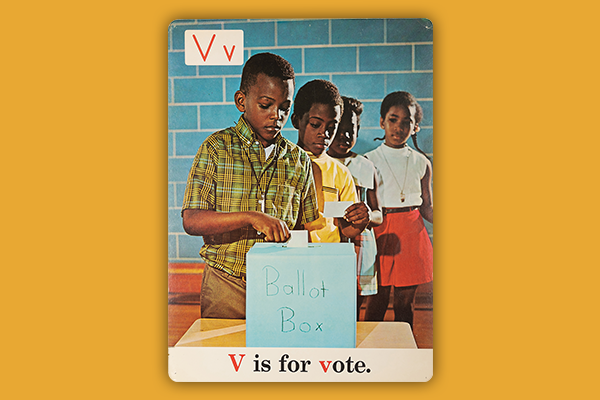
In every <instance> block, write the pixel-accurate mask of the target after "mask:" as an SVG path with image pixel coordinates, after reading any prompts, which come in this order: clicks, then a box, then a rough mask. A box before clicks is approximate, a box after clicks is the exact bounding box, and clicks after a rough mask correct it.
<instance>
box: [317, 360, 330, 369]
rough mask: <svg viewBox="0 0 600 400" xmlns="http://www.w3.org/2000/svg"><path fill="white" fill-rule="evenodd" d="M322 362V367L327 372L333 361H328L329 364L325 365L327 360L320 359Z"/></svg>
mask: <svg viewBox="0 0 600 400" xmlns="http://www.w3.org/2000/svg"><path fill="white" fill-rule="evenodd" d="M319 362H320V363H321V368H323V372H327V370H328V369H329V366H330V365H331V361H327V366H325V361H319Z"/></svg>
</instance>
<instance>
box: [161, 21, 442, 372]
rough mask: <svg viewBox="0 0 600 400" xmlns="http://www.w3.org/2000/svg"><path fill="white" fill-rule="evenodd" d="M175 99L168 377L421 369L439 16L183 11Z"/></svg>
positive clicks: (429, 313)
mask: <svg viewBox="0 0 600 400" xmlns="http://www.w3.org/2000/svg"><path fill="white" fill-rule="evenodd" d="M167 101H168V350H169V375H170V376H171V378H172V379H173V380H175V381H421V382H424V381H428V380H429V379H431V374H432V371H433V366H432V363H433V356H432V352H433V248H432V243H433V191H432V186H433V185H432V182H433V167H432V166H433V25H432V23H431V22H430V21H429V20H427V19H290V20H283V19H261V20H200V19H198V20H176V21H173V22H172V23H171V24H170V26H169V29H168V99H167ZM390 365H394V366H395V367H396V368H392V369H391V370H390V368H389V366H390Z"/></svg>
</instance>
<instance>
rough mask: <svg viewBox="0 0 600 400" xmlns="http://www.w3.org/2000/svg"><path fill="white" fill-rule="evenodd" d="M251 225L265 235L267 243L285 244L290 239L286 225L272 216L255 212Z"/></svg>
mask: <svg viewBox="0 0 600 400" xmlns="http://www.w3.org/2000/svg"><path fill="white" fill-rule="evenodd" d="M251 224H252V227H253V228H254V229H256V230H257V231H258V232H261V233H263V234H264V235H265V240H266V241H267V242H285V241H286V240H288V239H289V238H290V230H289V228H288V226H287V225H286V223H285V222H283V221H282V220H280V219H278V218H275V217H271V216H270V215H267V214H263V213H261V212H255V213H253V215H252V219H251Z"/></svg>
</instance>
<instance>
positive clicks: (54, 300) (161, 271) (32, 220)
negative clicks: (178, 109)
mask: <svg viewBox="0 0 600 400" xmlns="http://www.w3.org/2000/svg"><path fill="white" fill-rule="evenodd" d="M341 3H343V4H341ZM554 4H556V5H554ZM585 4H587V2H582V1H571V2H568V3H560V4H558V3H550V2H523V1H513V0H508V1H505V2H500V3H490V2H480V1H460V0H459V1H453V2H450V1H416V2H412V3H409V2H404V3H403V2H391V1H387V2H383V3H381V4H379V3H376V2H358V1H352V2H323V1H306V2H302V3H299V4H296V3H285V2H272V3H254V2H240V1H236V2H230V3H227V4H224V3H222V2H218V3H211V2H208V4H207V2H203V1H170V2H158V1H150V2H148V1H146V2H141V1H133V2H123V1H112V0H108V1H105V2H95V3H94V2H93V3H82V2H75V1H65V0H63V1H60V0H59V1H55V2H33V3H30V2H29V3H28V2H26V3H19V5H11V6H10V7H6V6H5V7H4V10H3V16H2V24H0V29H1V39H0V40H1V41H2V47H1V51H2V64H1V67H0V68H1V71H2V73H1V75H0V76H1V79H2V96H1V98H2V100H1V101H2V107H1V110H2V157H1V160H0V162H1V163H2V164H1V167H2V184H3V190H2V207H1V210H2V211H1V212H2V228H3V229H2V231H3V237H2V253H3V254H2V255H3V257H2V265H3V279H2V283H3V285H2V286H3V290H2V291H1V296H2V317H3V323H2V348H3V354H2V356H3V357H2V358H1V360H2V367H3V373H2V376H3V379H2V382H3V383H2V391H3V392H7V393H8V394H9V395H11V396H12V397H10V398H15V397H17V396H18V397H20V398H41V397H49V396H52V397H55V396H57V398H58V396H60V398H68V399H70V398H111V399H120V398H170V399H175V398H177V399H179V398H190V399H192V398H193V399H197V398H211V396H220V395H223V394H226V395H227V396H228V397H229V396H232V397H234V398H244V397H245V396H248V395H250V396H251V397H253V398H254V397H256V398H269V399H276V398H280V397H281V398H286V399H308V398H311V399H314V398H338V397H339V396H340V395H342V396H344V395H347V396H349V397H350V396H351V397H353V398H374V397H381V396H388V395H389V396H398V397H410V398H411V399H417V398H446V397H450V396H452V397H453V398H460V399H463V398H468V399H471V398H472V399H480V398H501V399H504V398H529V397H532V398H544V399H548V398H563V397H566V396H569V398H582V397H588V396H591V394H592V393H596V394H597V392H598V390H597V389H596V388H595V386H594V382H595V379H594V378H595V371H596V370H597V367H596V365H595V362H596V359H597V358H598V345H597V337H598V328H597V326H596V325H597V324H596V322H595V319H596V316H597V314H598V313H597V309H596V308H595V307H594V306H595V305H596V304H597V303H598V301H597V295H596V292H597V282H598V279H597V278H598V273H597V272H596V271H597V269H598V264H599V263H598V257H597V255H596V254H595V250H596V248H597V244H596V237H597V235H596V229H595V228H596V223H597V221H598V213H597V211H596V204H597V190H596V188H595V186H596V185H595V184H596V181H597V178H596V174H595V172H596V171H597V162H596V159H597V158H598V157H597V155H596V154H595V150H596V147H597V144H598V127H597V124H596V121H595V116H596V114H597V111H596V106H597V104H598V100H597V93H598V89H599V88H598V76H597V75H598V70H599V65H598V59H597V55H596V53H597V47H598V46H597V43H596V41H597V38H598V28H597V26H598V21H597V17H598V10H597V9H592V8H591V7H588V6H586V5H585ZM225 8H227V9H229V10H225ZM231 10H233V11H231ZM266 16H268V17H281V18H286V17H288V18H289V17H308V16H310V17H329V16H335V17H340V18H341V17H373V18H375V17H377V18H380V17H390V18H403V17H425V18H428V19H430V20H431V21H432V22H433V25H434V29H435V31H434V32H435V33H434V70H435V73H434V97H435V104H436V109H435V127H436V129H435V187H434V192H435V199H436V205H437V209H436V227H435V238H436V239H435V246H436V247H435V273H436V279H435V282H436V283H435V297H434V301H435V325H434V331H435V339H434V375H433V379H432V380H431V381H430V382H428V383H426V384H357V385H338V384H312V385H306V384H291V385H290V384H270V385H267V384H228V385H223V384H175V383H172V382H171V381H170V380H169V378H168V375H167V346H166V342H167V339H166V337H167V323H166V317H167V312H166V310H167V305H166V298H167V296H166V291H167V284H166V279H167V270H166V259H167V258H166V257H167V256H166V246H167V235H166V232H167V212H166V210H167V206H166V197H167V195H166V175H167V123H166V120H167V115H166V112H167V106H166V103H167V79H166V77H167V71H166V69H167V27H168V25H169V23H170V22H171V21H172V20H174V19H187V18H202V19H207V18H259V17H266ZM131 232H136V236H135V237H136V239H135V240H133V241H132V240H131V239H130V238H131ZM213 398H216V397H213Z"/></svg>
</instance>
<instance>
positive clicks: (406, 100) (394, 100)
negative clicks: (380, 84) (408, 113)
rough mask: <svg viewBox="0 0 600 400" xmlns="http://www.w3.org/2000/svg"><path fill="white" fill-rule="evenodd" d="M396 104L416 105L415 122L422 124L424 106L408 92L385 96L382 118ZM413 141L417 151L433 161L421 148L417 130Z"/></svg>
mask: <svg viewBox="0 0 600 400" xmlns="http://www.w3.org/2000/svg"><path fill="white" fill-rule="evenodd" d="M394 106H400V107H412V106H414V107H415V122H416V123H417V124H420V123H421V121H422V120H423V108H422V107H421V105H420V104H419V103H418V102H417V99H415V96H413V95H412V94H410V93H408V92H392V93H390V94H388V95H387V96H385V98H384V99H383V101H382V102H381V109H380V115H381V118H383V119H385V116H386V115H387V113H388V111H390V108H392V107H394ZM384 139H385V136H384V137H382V138H375V139H373V140H384ZM412 141H413V146H415V149H417V151H419V153H421V154H423V155H424V156H425V157H426V158H427V159H428V160H429V161H431V159H430V158H429V157H428V156H427V154H426V153H425V152H424V151H423V150H421V148H419V144H418V143H417V133H416V132H415V133H414V134H413V135H412Z"/></svg>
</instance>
